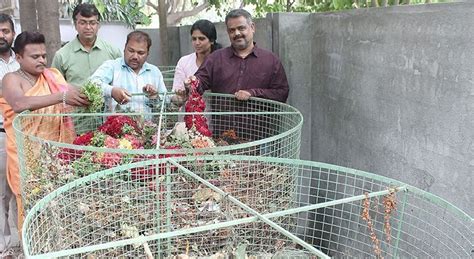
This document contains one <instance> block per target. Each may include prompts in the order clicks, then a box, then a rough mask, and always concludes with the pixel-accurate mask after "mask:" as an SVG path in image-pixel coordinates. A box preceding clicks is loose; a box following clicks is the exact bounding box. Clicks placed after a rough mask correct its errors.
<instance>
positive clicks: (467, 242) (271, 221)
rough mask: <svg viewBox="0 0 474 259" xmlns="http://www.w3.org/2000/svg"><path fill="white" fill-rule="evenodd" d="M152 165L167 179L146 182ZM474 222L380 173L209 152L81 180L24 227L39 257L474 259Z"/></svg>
mask: <svg viewBox="0 0 474 259" xmlns="http://www.w3.org/2000/svg"><path fill="white" fill-rule="evenodd" d="M147 170H159V174H156V175H154V176H153V177H151V178H148V179H140V178H137V177H136V173H137V172H140V171H147ZM472 220H473V219H472V218H471V217H469V216H468V215H467V214H465V213H464V212H462V211H460V210H459V209H457V208H456V207H454V206H453V205H451V204H449V203H447V202H446V201H444V200H442V199H441V198H439V197H436V196H434V195H432V194H430V193H427V192H425V191H422V190H419V189H417V188H415V187H412V186H409V185H407V184H404V183H401V182H398V181H395V180H392V179H388V178H385V177H381V176H379V175H375V174H371V173H366V172H362V171H358V170H354V169H349V168H343V167H339V166H333V165H329V164H323V163H317V162H309V161H301V160H292V159H281V158H269V157H249V156H203V157H198V158H196V157H195V158H191V157H179V158H166V159H157V160H149V161H142V162H138V163H134V164H128V165H123V166H119V167H115V168H111V169H108V170H105V171H101V172H98V173H95V174H91V175H88V176H86V177H84V178H81V179H78V180H75V181H74V182H71V183H69V184H67V185H65V186H62V187H61V188H59V189H58V190H56V191H54V192H52V193H51V194H49V195H47V196H46V197H45V198H44V199H42V200H41V201H40V202H39V203H37V204H36V205H35V206H34V207H33V208H32V209H31V210H30V212H29V213H28V215H27V217H26V220H25V224H24V226H23V230H22V231H23V248H24V252H25V255H26V256H27V257H29V258H30V257H31V258H50V257H74V258H317V257H321V258H327V257H335V258H371V257H380V258H381V257H384V258H469V257H470V256H471V255H472V254H471V253H472V252H471V250H472V247H473V238H472V237H473V233H472V222H473V221H472ZM246 256H247V257H246Z"/></svg>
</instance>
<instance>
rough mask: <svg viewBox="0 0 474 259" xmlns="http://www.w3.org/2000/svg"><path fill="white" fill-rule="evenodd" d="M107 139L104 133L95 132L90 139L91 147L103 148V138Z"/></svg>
mask: <svg viewBox="0 0 474 259" xmlns="http://www.w3.org/2000/svg"><path fill="white" fill-rule="evenodd" d="M106 137H107V135H106V134H105V133H102V132H100V131H99V132H96V133H94V137H92V139H91V145H92V146H94V147H103V146H105V144H104V143H105V138H106Z"/></svg>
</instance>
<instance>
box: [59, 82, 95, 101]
mask: <svg viewBox="0 0 474 259" xmlns="http://www.w3.org/2000/svg"><path fill="white" fill-rule="evenodd" d="M63 94H64V93H63ZM65 95H66V104H69V105H72V106H87V105H89V100H87V97H86V96H85V95H84V94H81V92H79V90H77V88H76V87H74V86H72V85H68V89H67V91H66V93H65Z"/></svg>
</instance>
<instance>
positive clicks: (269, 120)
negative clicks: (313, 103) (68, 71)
mask: <svg viewBox="0 0 474 259" xmlns="http://www.w3.org/2000/svg"><path fill="white" fill-rule="evenodd" d="M139 97H141V96H139ZM204 98H205V100H206V102H207V110H206V111H205V112H204V113H201V114H203V115H204V116H205V117H207V119H208V122H209V127H210V129H211V130H212V132H213V137H212V143H211V144H209V143H208V142H207V141H204V140H201V137H198V138H197V140H196V141H194V142H193V141H183V143H181V142H179V141H181V138H180V139H179V140H176V139H177V138H176V139H173V141H177V142H178V143H179V144H180V148H176V146H173V145H171V146H167V145H168V143H169V142H165V141H163V140H164V139H169V138H172V137H174V136H175V135H174V133H173V132H175V131H177V129H176V128H174V130H171V129H172V128H173V127H174V126H175V125H176V123H177V122H179V121H182V120H183V116H184V114H185V113H183V112H180V111H178V110H176V109H175V107H174V106H173V105H172V104H170V103H168V102H167V99H168V98H167V97H166V96H162V98H161V101H159V100H157V101H156V102H154V103H149V102H146V103H144V102H140V101H133V100H135V99H136V98H135V97H133V98H132V102H131V103H129V104H128V105H125V106H120V107H113V108H115V109H120V110H121V111H127V110H133V111H140V112H132V113H113V114H112V113H100V114H41V113H34V112H30V113H22V114H20V115H18V116H17V117H16V118H15V120H14V128H15V132H16V137H17V146H18V156H19V162H20V176H21V186H22V198H23V201H24V207H25V209H26V210H28V209H29V208H31V206H32V205H34V204H35V203H36V202H37V201H38V200H39V199H40V198H42V197H44V196H45V195H46V194H48V193H50V192H51V191H53V190H55V189H56V188H58V187H60V186H62V185H64V184H66V183H68V182H70V181H72V180H74V179H77V178H79V177H83V176H86V175H88V174H90V173H94V172H97V171H100V170H104V169H107V168H111V167H114V166H117V165H122V164H129V163H132V162H138V161H143V160H149V159H156V158H163V157H170V156H199V155H205V154H235V155H258V156H272V157H285V158H298V157H299V149H300V132H301V127H302V123H303V118H302V116H301V113H300V112H299V111H298V110H296V109H295V108H293V107H291V106H289V105H287V104H284V103H280V102H275V101H270V100H263V99H257V98H256V99H251V100H249V101H246V102H242V101H238V100H236V99H235V97H233V96H231V95H223V94H206V95H205V96H204ZM187 114H189V113H187ZM112 115H114V116H117V115H119V116H125V117H127V118H130V120H132V121H134V122H136V123H137V125H141V126H143V127H141V126H140V127H141V132H149V133H150V132H151V133H150V134H148V135H146V134H145V135H143V137H142V136H140V138H141V139H140V141H142V142H143V143H146V144H143V146H144V147H145V149H129V148H131V145H133V143H134V142H133V141H132V140H130V141H129V140H128V139H130V138H128V139H126V140H124V141H123V142H122V140H123V139H125V138H126V137H122V138H121V140H120V143H118V141H117V140H114V141H116V142H117V145H115V146H113V145H112V146H113V147H114V148H105V147H103V146H105V144H104V145H103V144H100V145H99V146H100V147H97V146H83V145H73V144H70V143H71V142H69V143H65V142H60V141H58V131H59V130H58V129H49V128H48V125H49V124H48V123H49V122H50V121H51V120H63V121H65V122H67V123H72V122H73V123H74V127H69V128H68V130H66V131H64V132H63V135H68V134H70V135H73V136H76V135H79V134H83V135H82V136H84V134H88V132H90V131H94V132H97V129H98V127H101V126H102V125H104V122H105V121H106V120H107V119H110V118H112V117H113V116H112ZM150 124H153V125H154V126H153V127H151V131H150V130H145V125H150ZM181 125H183V124H182V123H181ZM147 127H148V126H147ZM149 128H150V127H148V128H147V129H149ZM37 129H41V130H37ZM229 131H230V132H232V133H233V135H232V134H231V135H232V136H229V134H228V133H229ZM33 132H34V133H33ZM94 134H95V133H94ZM226 134H227V135H226ZM94 136H97V135H94ZM137 138H138V137H137ZM94 139H95V140H94V141H96V142H103V143H107V141H108V140H107V139H105V137H104V136H102V137H101V138H99V137H94ZM134 139H136V138H134ZM202 139H206V138H202ZM206 140H207V139H206ZM69 141H70V140H69ZM173 143H175V142H173ZM206 143H207V144H206ZM204 144H206V145H204ZM147 145H148V146H147ZM107 146H108V145H107ZM108 147H110V146H108ZM198 147H204V148H198ZM156 173H157V172H156V170H150V171H147V172H143V173H141V172H139V173H137V174H138V176H137V177H140V178H147V177H148V176H149V175H153V174H156Z"/></svg>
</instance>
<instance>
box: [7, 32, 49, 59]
mask: <svg viewBox="0 0 474 259" xmlns="http://www.w3.org/2000/svg"><path fill="white" fill-rule="evenodd" d="M28 44H45V39H44V35H43V34H41V33H40V32H38V31H24V32H22V33H20V34H18V36H17V37H16V39H15V46H14V47H13V50H14V51H15V53H16V54H23V51H24V50H25V46H26V45H28Z"/></svg>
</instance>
